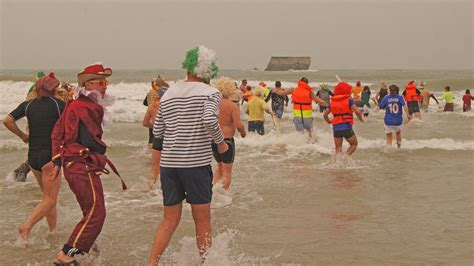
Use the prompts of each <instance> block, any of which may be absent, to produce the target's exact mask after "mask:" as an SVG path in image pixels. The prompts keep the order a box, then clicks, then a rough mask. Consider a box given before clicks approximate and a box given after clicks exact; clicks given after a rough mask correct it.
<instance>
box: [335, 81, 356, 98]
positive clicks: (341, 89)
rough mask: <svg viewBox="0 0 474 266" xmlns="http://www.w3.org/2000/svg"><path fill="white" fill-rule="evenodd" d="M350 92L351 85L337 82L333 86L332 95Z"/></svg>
mask: <svg viewBox="0 0 474 266" xmlns="http://www.w3.org/2000/svg"><path fill="white" fill-rule="evenodd" d="M351 93H352V86H351V85H349V84H348V83H346V82H339V84H337V85H336V87H334V95H348V94H351Z"/></svg>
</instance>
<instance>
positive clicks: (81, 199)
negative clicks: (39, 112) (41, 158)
mask: <svg viewBox="0 0 474 266" xmlns="http://www.w3.org/2000/svg"><path fill="white" fill-rule="evenodd" d="M103 118H104V109H103V107H102V106H101V105H100V104H98V103H96V102H95V101H93V100H92V99H91V98H89V97H87V96H85V95H82V94H80V95H79V97H78V98H77V99H76V100H74V101H72V102H70V103H69V104H68V105H67V106H66V109H65V110H64V112H63V114H62V116H61V117H60V118H59V120H58V122H57V123H56V125H55V127H54V129H53V132H52V134H51V139H52V155H53V161H56V162H57V161H58V159H60V161H61V164H62V166H63V172H64V176H65V178H66V180H67V181H68V183H69V187H70V188H71V191H72V192H73V193H74V194H75V195H76V199H77V201H78V203H79V205H80V207H81V209H82V212H83V215H84V217H83V218H82V220H81V221H80V222H79V223H78V224H77V225H76V227H75V228H74V230H73V232H72V234H71V235H70V237H69V240H68V241H67V243H66V245H64V248H63V252H64V253H65V254H67V255H69V256H74V255H75V254H78V253H83V252H89V250H90V248H91V247H92V245H93V244H94V242H95V240H96V239H97V237H98V236H99V234H100V232H101V230H102V226H103V224H104V221H105V202H104V193H103V189H102V182H101V180H100V174H102V173H106V174H108V173H109V171H108V170H107V169H106V168H105V166H106V164H109V166H110V167H111V168H112V170H113V171H114V172H115V173H116V174H117V175H118V173H117V170H116V169H115V167H114V166H113V164H112V163H111V162H110V161H109V160H108V159H107V157H106V156H105V155H104V154H103V153H105V150H106V149H105V148H106V145H105V143H104V142H103V141H102V133H103V131H102V122H103ZM81 126H82V127H84V126H85V128H86V130H87V131H88V134H90V136H91V137H92V139H93V140H94V141H95V144H96V145H98V147H101V149H100V150H103V153H101V152H95V151H91V150H90V149H89V148H87V147H86V146H84V145H83V143H82V144H81V143H80V139H81V138H78V136H79V134H80V133H79V132H80V127H81ZM122 186H123V188H124V189H126V186H125V184H124V183H123V181H122Z"/></svg>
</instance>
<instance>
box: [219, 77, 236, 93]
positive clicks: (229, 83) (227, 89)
mask: <svg viewBox="0 0 474 266" xmlns="http://www.w3.org/2000/svg"><path fill="white" fill-rule="evenodd" d="M216 87H217V89H218V90H219V91H220V92H221V93H222V95H223V96H224V97H225V98H229V97H230V96H231V95H232V94H234V93H235V90H237V87H236V86H235V82H234V81H233V80H232V79H230V78H228V77H221V78H219V79H218V80H216Z"/></svg>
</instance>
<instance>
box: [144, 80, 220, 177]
mask: <svg viewBox="0 0 474 266" xmlns="http://www.w3.org/2000/svg"><path fill="white" fill-rule="evenodd" d="M221 98H222V94H221V93H220V92H219V91H218V90H217V89H215V88H213V87H211V86H209V85H207V84H205V83H202V82H179V83H176V84H175V85H173V86H171V87H170V88H169V89H168V90H167V91H166V93H165V94H164V95H163V97H162V98H161V101H160V108H159V110H158V114H157V116H156V119H155V123H154V125H153V134H154V136H155V138H160V139H163V150H162V151H161V160H160V165H161V166H163V167H173V168H191V167H199V166H205V165H209V164H211V163H212V149H211V142H212V141H214V142H215V143H220V142H222V141H223V140H224V135H223V133H222V131H221V129H220V127H219V121H218V115H219V103H220V101H221Z"/></svg>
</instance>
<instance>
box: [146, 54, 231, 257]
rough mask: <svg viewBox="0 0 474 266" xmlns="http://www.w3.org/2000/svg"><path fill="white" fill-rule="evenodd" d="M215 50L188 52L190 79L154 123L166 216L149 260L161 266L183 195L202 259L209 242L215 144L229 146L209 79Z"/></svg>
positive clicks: (177, 87) (172, 91) (166, 99)
mask: <svg viewBox="0 0 474 266" xmlns="http://www.w3.org/2000/svg"><path fill="white" fill-rule="evenodd" d="M215 61H216V57H215V52H214V51H212V50H210V49H208V48H206V47H204V46H198V47H196V48H194V49H191V50H189V51H188V52H186V59H185V60H184V61H183V63H182V66H183V68H184V69H186V70H187V80H186V81H184V82H178V83H176V84H174V85H173V86H171V87H170V88H169V89H168V91H167V92H166V94H165V95H164V96H163V98H162V99H161V104H160V109H159V110H158V116H157V118H156V121H155V125H154V127H153V133H154V135H155V140H154V142H153V148H154V149H158V150H162V152H161V161H160V166H161V169H160V180H161V189H162V191H163V205H164V216H163V219H162V221H161V223H160V225H159V226H158V228H157V229H156V233H155V239H154V241H153V244H152V247H151V254H150V258H149V262H148V265H157V264H158V261H159V260H160V258H161V254H162V253H163V252H164V251H165V249H166V247H167V246H168V243H169V241H170V240H171V237H172V236H173V233H174V231H175V230H176V227H177V226H178V224H179V221H180V219H181V211H182V206H183V200H184V199H186V201H187V202H188V203H189V204H191V210H192V214H193V218H194V224H195V228H196V244H197V248H198V250H199V254H200V255H201V258H204V255H205V254H206V252H207V250H208V249H209V248H210V246H211V241H212V233H211V208H210V207H211V199H212V168H211V163H212V148H211V142H212V141H214V143H216V144H217V148H218V151H219V153H225V152H226V151H227V149H228V146H227V143H226V142H225V141H224V134H223V133H222V131H221V129H220V127H219V121H218V115H219V104H220V101H221V98H222V94H221V93H220V92H219V91H218V90H217V89H216V88H213V87H211V86H209V85H207V84H206V83H210V79H211V78H214V77H215V76H216V75H217V71H218V68H217V66H216V64H215Z"/></svg>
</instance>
